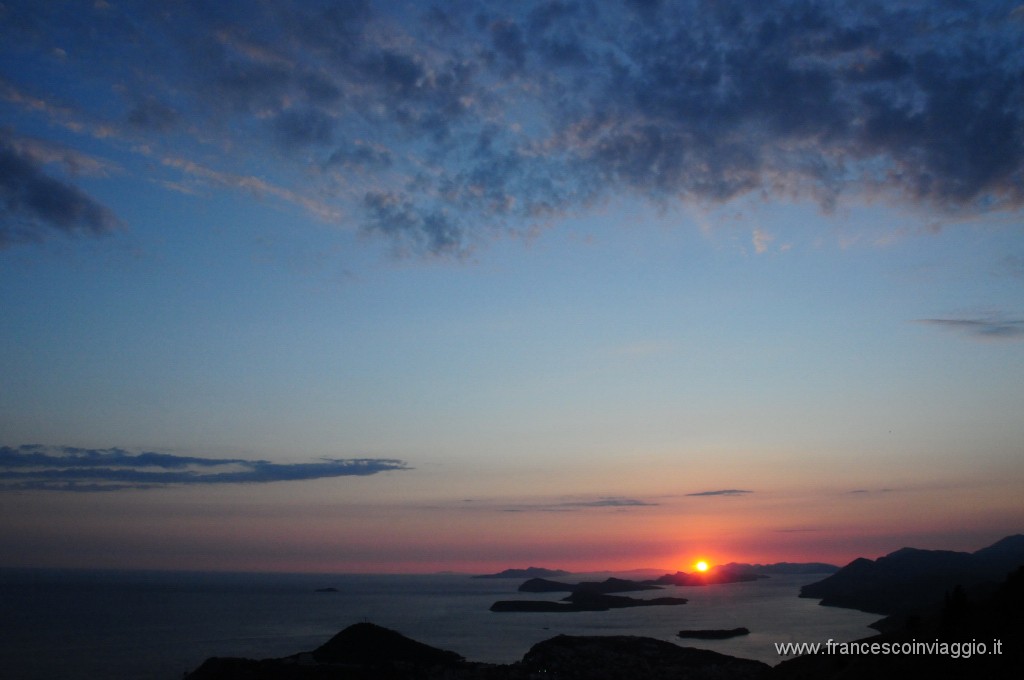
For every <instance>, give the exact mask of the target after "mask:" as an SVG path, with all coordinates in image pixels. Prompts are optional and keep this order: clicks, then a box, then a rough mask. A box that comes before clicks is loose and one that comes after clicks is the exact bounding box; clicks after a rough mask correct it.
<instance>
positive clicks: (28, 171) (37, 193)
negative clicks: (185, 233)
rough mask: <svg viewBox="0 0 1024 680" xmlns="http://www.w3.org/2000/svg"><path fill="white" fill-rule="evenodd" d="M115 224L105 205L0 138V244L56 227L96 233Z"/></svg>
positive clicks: (47, 233) (28, 238) (37, 238)
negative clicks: (49, 171)
mask: <svg viewBox="0 0 1024 680" xmlns="http://www.w3.org/2000/svg"><path fill="white" fill-rule="evenodd" d="M68 158H69V159H71V158H74V156H68ZM68 162H70V160H69V161H68ZM118 225H119V221H118V219H117V218H116V217H115V216H114V214H113V213H112V212H111V211H110V210H109V209H108V208H106V207H105V206H103V205H101V204H100V203H98V202H96V201H95V200H93V199H92V198H90V197H89V196H87V195H86V194H85V193H83V192H82V191H80V190H79V189H78V188H76V187H74V186H72V185H71V184H68V183H67V182H64V181H61V180H59V179H56V178H54V177H51V176H50V175H48V174H46V173H45V172H44V171H43V169H42V167H41V166H40V164H39V163H37V162H36V161H35V160H34V159H33V158H32V157H31V156H30V155H29V154H27V153H23V152H21V151H19V150H17V149H15V148H14V147H13V146H12V145H11V144H8V143H7V142H4V141H2V140H0V248H4V247H7V246H9V245H12V244H14V243H20V242H26V241H29V242H31V241H41V240H44V239H45V238H47V237H49V236H50V235H51V234H53V233H54V232H59V233H63V234H65V235H76V234H86V235H90V236H100V235H103V234H107V233H109V232H111V231H113V230H114V229H115V228H117V226H118Z"/></svg>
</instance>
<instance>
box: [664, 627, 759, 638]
mask: <svg viewBox="0 0 1024 680" xmlns="http://www.w3.org/2000/svg"><path fill="white" fill-rule="evenodd" d="M740 635H750V629H748V628H743V627H740V628H701V629H697V630H681V631H679V633H678V635H677V637H681V638H692V639H694V640H727V639H728V638H734V637H739V636H740Z"/></svg>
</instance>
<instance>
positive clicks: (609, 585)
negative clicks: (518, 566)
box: [519, 577, 661, 593]
mask: <svg viewBox="0 0 1024 680" xmlns="http://www.w3.org/2000/svg"><path fill="white" fill-rule="evenodd" d="M641 590H661V588H660V587H659V586H655V585H651V584H649V583H642V582H640V581H631V580H629V579H624V578H615V577H611V578H607V579H605V580H604V581H581V582H580V583H562V582H560V581H549V580H548V579H544V578H532V579H530V580H529V581H526V582H525V583H523V584H522V585H520V586H519V592H521V593H575V592H579V591H586V592H591V593H629V592H637V591H641Z"/></svg>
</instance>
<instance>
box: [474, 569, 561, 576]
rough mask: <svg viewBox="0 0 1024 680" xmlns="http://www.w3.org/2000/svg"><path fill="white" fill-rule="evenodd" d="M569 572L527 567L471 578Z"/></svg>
mask: <svg viewBox="0 0 1024 680" xmlns="http://www.w3.org/2000/svg"><path fill="white" fill-rule="evenodd" d="M568 575H569V572H567V571H564V570H562V569H545V568H544V567H527V568H526V569H506V570H505V571H499V572H498V573H497V574H480V575H479V576H471V577H470V578H544V577H548V576H568Z"/></svg>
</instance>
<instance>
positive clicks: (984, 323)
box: [917, 318, 1024, 340]
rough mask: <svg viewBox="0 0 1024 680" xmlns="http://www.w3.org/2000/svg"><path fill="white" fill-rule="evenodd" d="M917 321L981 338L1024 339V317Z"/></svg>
mask: <svg viewBox="0 0 1024 680" xmlns="http://www.w3.org/2000/svg"><path fill="white" fill-rule="evenodd" d="M917 323H920V324H925V325H928V326H935V327H938V328H944V329H946V330H951V331H959V332H961V333H964V334H966V335H968V336H971V337H973V338H975V339H979V340H1024V319H997V318H973V319H972V318H960V319H917Z"/></svg>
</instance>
